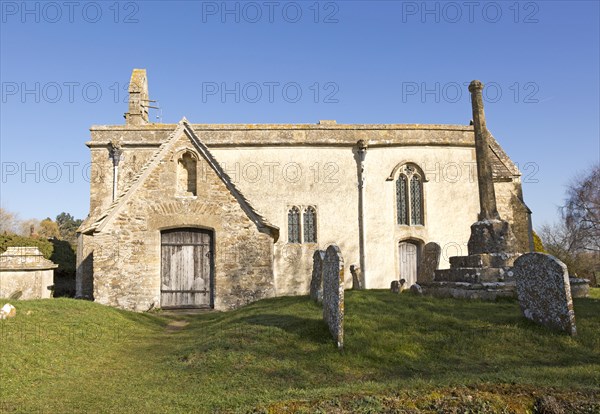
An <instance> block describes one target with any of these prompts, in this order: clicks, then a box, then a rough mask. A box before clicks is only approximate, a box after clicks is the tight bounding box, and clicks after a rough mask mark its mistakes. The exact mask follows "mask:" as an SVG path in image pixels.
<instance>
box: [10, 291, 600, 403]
mask: <svg viewBox="0 0 600 414" xmlns="http://www.w3.org/2000/svg"><path fill="white" fill-rule="evenodd" d="M4 303H6V300H0V306H1V305H3V304H4ZM11 303H13V304H14V305H15V306H16V307H17V316H16V317H15V318H13V319H10V320H5V321H0V335H1V336H0V412H40V413H41V412H43V413H45V412H57V413H83V412H95V413H140V412H172V413H190V412H228V411H241V412H245V411H250V410H253V409H254V408H255V407H259V408H257V409H256V412H380V411H386V409H390V407H394V409H395V410H397V412H404V411H402V410H401V409H400V408H399V407H408V406H410V407H413V408H412V409H414V410H417V409H418V411H410V410H409V411H405V412H452V411H448V410H449V409H448V410H446V408H447V407H449V406H452V404H456V403H457V401H458V402H460V401H462V400H464V401H463V403H464V404H466V405H464V404H463V408H464V407H465V406H469V404H471V405H472V407H471V406H469V407H470V409H471V411H470V412H482V413H483V412H524V411H519V410H523V409H524V408H523V407H527V406H530V405H531V404H532V401H533V399H534V397H535V395H536V394H541V393H553V394H555V395H558V396H559V397H560V396H566V397H565V398H568V396H572V397H571V398H576V399H578V400H580V402H581V406H580V407H579V408H580V409H581V411H580V412H590V413H593V412H600V403H598V404H596V403H597V398H598V397H599V396H600V394H599V393H598V391H597V390H598V389H600V290H599V289H595V290H594V291H593V294H592V297H591V298H587V299H577V300H576V301H575V312H576V318H577V327H578V331H579V335H578V336H577V337H575V338H571V337H568V336H566V335H562V334H558V333H554V332H551V331H548V330H546V329H544V328H541V327H539V326H536V325H534V324H532V323H530V322H528V321H527V320H525V319H523V318H522V317H521V315H520V312H519V307H518V304H517V303H516V302H515V301H505V302H498V303H487V302H478V301H460V300H451V299H444V300H440V299H433V298H423V297H415V296H411V295H408V294H402V295H394V294H391V293H389V292H387V291H348V292H346V320H345V350H344V352H343V353H340V352H338V351H337V350H336V348H335V346H334V345H333V341H332V340H331V339H330V337H329V333H328V331H327V328H326V327H325V325H324V323H323V321H322V317H321V309H320V307H318V306H317V305H315V304H313V303H312V302H311V301H310V300H309V299H308V298H307V297H286V298H276V299H269V300H264V301H260V302H257V303H254V304H252V305H250V306H247V307H245V308H243V309H239V310H236V311H232V312H226V313H219V312H214V313H207V314H201V315H194V316H176V317H173V316H169V315H168V314H165V313H161V312H157V313H151V314H136V313H130V312H125V311H120V310H117V309H113V308H108V307H104V306H101V305H98V304H95V303H90V302H85V301H75V300H70V299H53V300H43V301H17V302H11ZM174 318H175V319H178V320H183V321H184V322H186V323H187V325H186V326H184V327H180V326H178V325H183V323H179V324H178V325H168V324H169V322H172V320H173V319H174ZM469 387H470V388H469ZM456 390H459V394H457V396H456V397H452V395H453V393H455V392H457V391H456ZM403 393H404V394H403ZM467 394H469V395H467ZM503 396H504V397H503ZM511 398H512V399H511ZM561 398H562V397H561ZM494 401H495V402H494ZM436 404H442V405H438V406H436ZM448 404H449V405H448ZM490 404H491V405H490ZM494 404H495V405H494ZM436 407H438V408H436ZM439 407H442V408H439ZM443 407H446V408H443ZM473 407H474V408H473ZM482 407H483V408H482ZM486 407H488V408H486ZM490 407H491V408H490ZM494 407H495V408H494ZM488 409H489V410H491V411H486V410H488ZM596 409H597V410H598V411H595V410H596ZM398 410H400V411H398ZM428 410H429V411H428ZM502 410H507V411H502ZM463 411H464V409H463ZM457 412H462V411H457Z"/></svg>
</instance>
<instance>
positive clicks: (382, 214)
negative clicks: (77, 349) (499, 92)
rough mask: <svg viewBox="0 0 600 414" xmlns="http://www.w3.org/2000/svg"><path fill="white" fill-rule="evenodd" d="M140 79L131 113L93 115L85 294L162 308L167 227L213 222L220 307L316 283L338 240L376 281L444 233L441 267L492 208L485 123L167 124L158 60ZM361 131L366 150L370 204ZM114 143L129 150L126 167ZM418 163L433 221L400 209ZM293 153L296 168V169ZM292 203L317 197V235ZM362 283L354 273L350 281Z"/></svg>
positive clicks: (514, 201)
mask: <svg viewBox="0 0 600 414" xmlns="http://www.w3.org/2000/svg"><path fill="white" fill-rule="evenodd" d="M132 85H134V86H132V87H131V88H130V105H129V108H128V112H127V114H126V123H125V125H112V126H93V127H92V128H91V140H90V142H88V143H87V145H88V146H89V147H90V152H91V162H92V168H91V177H90V181H91V182H90V214H89V216H88V218H87V219H86V220H85V222H84V224H83V225H82V227H81V229H80V232H81V233H80V245H79V248H78V277H77V285H78V294H79V296H81V297H89V298H92V297H93V298H94V299H95V300H97V301H99V302H101V303H106V304H110V305H113V306H120V307H124V308H127V309H136V310H140V311H142V310H146V309H148V308H150V307H151V306H155V307H160V306H161V303H160V291H161V247H160V244H161V241H160V240H161V231H163V230H165V229H176V228H182V229H185V228H204V229H208V230H211V231H212V232H213V233H212V234H213V242H214V249H213V250H212V251H211V255H212V256H211V257H212V259H213V267H214V274H213V276H212V277H213V282H214V283H213V288H214V292H213V298H214V303H213V305H214V307H215V308H217V309H229V308H233V307H236V306H240V305H243V304H245V303H248V302H250V301H253V300H256V299H260V298H263V297H269V296H281V295H297V294H308V293H309V290H310V280H311V273H312V267H313V266H312V265H313V253H314V252H315V250H323V249H325V248H326V247H327V246H328V245H330V244H333V243H335V244H336V245H338V246H339V247H340V249H341V250H342V251H343V252H344V259H345V262H344V266H345V267H346V269H345V271H346V272H348V273H347V274H350V266H352V265H354V266H360V265H361V254H360V251H361V249H363V250H364V252H363V253H364V261H365V263H366V271H365V272H363V274H362V276H363V278H364V286H363V287H364V288H367V289H369V288H386V287H388V286H389V283H390V281H391V280H399V279H400V278H402V276H401V275H400V274H399V269H400V266H399V263H400V261H401V260H402V259H401V257H399V252H398V245H399V243H401V242H403V241H407V240H410V241H414V242H415V243H416V244H417V245H418V246H420V248H421V249H422V246H424V245H425V244H427V243H429V242H436V243H438V244H439V245H440V246H441V248H442V258H441V260H440V267H441V268H444V267H447V266H448V264H449V263H448V260H447V256H449V255H455V254H458V255H461V254H465V253H466V244H467V241H468V239H469V226H470V225H471V224H472V223H473V222H474V221H476V219H477V214H478V212H479V203H478V198H477V193H478V184H477V179H476V177H474V176H473V175H472V174H471V175H469V173H468V171H471V172H473V171H474V169H473V166H474V165H475V164H474V163H476V161H475V139H474V129H473V126H469V125H402V124H397V125H396V124H392V125H364V124H353V125H339V124H336V123H335V121H327V122H322V123H318V124H294V125H289V124H261V125H255V124H243V125H242V124H240V125H238V124H227V125H222V124H191V123H189V122H187V121H182V122H180V123H179V124H158V123H150V122H149V121H148V114H147V105H148V101H147V100H148V99H149V98H148V96H149V94H148V90H147V80H146V73H145V71H143V70H135V71H134V74H133V75H132ZM465 112H466V117H467V111H465ZM467 119H468V118H467ZM177 131H178V134H179V135H177V136H174V134H175V133H176V132H177ZM361 140H362V142H363V143H364V145H365V148H366V153H365V154H364V155H365V156H364V161H363V163H362V165H361V168H363V177H362V178H364V189H363V191H364V198H363V205H362V208H361V209H360V211H359V207H358V205H359V194H358V191H359V190H358V188H359V187H358V184H359V178H358V166H357V156H356V154H357V148H358V147H357V142H359V141H361ZM167 147H168V148H167ZM114 148H120V150H121V151H122V155H121V157H120V159H119V162H118V175H115V170H114V164H115V163H114V157H113V152H114ZM489 148H490V151H491V154H493V157H492V160H491V168H492V174H493V181H494V188H495V190H496V193H497V194H498V196H497V208H498V211H499V213H500V214H501V216H502V217H503V218H505V219H506V220H507V221H509V222H511V224H512V228H513V232H514V234H515V237H516V238H517V242H518V245H519V247H518V250H519V251H522V252H524V251H528V241H529V240H528V234H527V233H528V227H527V223H528V216H527V214H528V210H527V207H526V206H525V205H524V203H523V201H522V199H523V197H522V191H521V183H520V173H519V171H518V169H517V167H516V166H515V164H514V163H513V162H512V161H511V160H510V158H509V157H508V156H507V155H506V154H505V153H504V151H503V150H502V148H501V147H500V146H499V145H498V143H497V142H496V140H495V139H494V138H493V137H492V136H490V137H489ZM186 151H187V152H189V154H190V156H191V157H192V159H194V160H195V162H196V164H195V168H193V171H192V170H189V171H187V170H185V168H184V170H185V171H187V173H188V174H189V177H192V176H194V174H195V176H196V181H197V183H196V184H197V193H196V194H195V195H191V194H187V195H186V194H185V192H182V190H181V189H178V185H181V183H182V182H185V180H186V179H187V178H189V177H184V176H182V175H181V172H182V171H183V170H182V165H183V164H181V163H179V160H180V158H181V156H182V155H183V154H184V153H186ZM178 163H179V164H178ZM406 163H410V164H412V165H417V166H419V167H420V168H422V169H423V172H424V175H425V178H426V180H425V182H424V183H423V210H424V211H423V214H424V224H423V225H418V226H413V225H398V224H397V221H396V193H395V188H396V182H395V179H396V178H397V176H395V175H394V174H396V172H397V171H398V170H399V167H400V166H402V165H405V164H406ZM290 165H292V166H293V167H294V168H292V169H288V170H286V168H287V167H288V166H290ZM247 166H253V167H252V168H256V166H258V167H259V168H261V169H262V175H261V176H260V177H259V179H257V180H253V179H249V178H248V177H249V176H248V174H245V171H246V170H245V169H246V167H247ZM457 167H458V168H462V170H461V171H459V175H456V171H457V170H456V168H457ZM178 168H179V169H178ZM185 171H184V173H185ZM248 171H250V170H248ZM286 171H287V172H288V173H289V172H290V171H291V172H294V171H299V172H300V178H299V179H298V180H293V179H290V177H291V176H290V174H288V175H287V176H286V175H285V174H284V172H286ZM448 175H450V177H448ZM115 177H116V188H113V180H114V179H115ZM182 177H183V178H182ZM113 192H114V193H115V195H116V197H115V199H113ZM290 206H300V207H301V208H306V207H307V206H311V207H314V208H315V211H316V213H317V224H316V232H317V240H316V242H311V243H308V242H304V241H302V242H301V243H290V242H289V240H288V222H287V220H288V218H287V213H288V210H289V208H290ZM359 215H361V216H362V217H363V220H362V223H363V226H364V227H363V229H364V246H362V247H361V243H360V242H359V233H360V229H359ZM448 246H450V250H448ZM453 249H454V250H453ZM456 249H463V250H462V251H456ZM361 270H362V269H361ZM350 283H351V280H350V279H348V278H347V281H346V285H347V286H346V287H347V288H349V287H350ZM163 288H164V286H163Z"/></svg>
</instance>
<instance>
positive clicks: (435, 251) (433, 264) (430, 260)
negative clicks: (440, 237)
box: [417, 242, 442, 284]
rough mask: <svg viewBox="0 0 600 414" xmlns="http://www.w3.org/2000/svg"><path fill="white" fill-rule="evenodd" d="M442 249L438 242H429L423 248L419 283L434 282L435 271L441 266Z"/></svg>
mask: <svg viewBox="0 0 600 414" xmlns="http://www.w3.org/2000/svg"><path fill="white" fill-rule="evenodd" d="M441 253H442V248H441V247H440V245H439V244H437V243H436V242H429V243H427V244H426V245H425V246H424V247H423V255H422V257H423V258H422V259H421V263H420V265H419V271H418V273H417V283H419V284H424V283H425V284H426V283H431V282H433V278H434V275H435V271H436V270H437V268H438V267H439V265H440V254H441Z"/></svg>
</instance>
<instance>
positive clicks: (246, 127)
mask: <svg viewBox="0 0 600 414" xmlns="http://www.w3.org/2000/svg"><path fill="white" fill-rule="evenodd" d="M190 125H191V126H192V128H193V129H194V130H196V131H202V130H204V131H218V130H225V131H229V130H233V131H256V130H394V129H401V130H441V131H467V132H473V126H472V125H451V124H448V125H446V124H329V123H326V124H190ZM175 128H177V124H158V123H157V124H147V125H92V126H91V127H90V131H153V130H173V129H175Z"/></svg>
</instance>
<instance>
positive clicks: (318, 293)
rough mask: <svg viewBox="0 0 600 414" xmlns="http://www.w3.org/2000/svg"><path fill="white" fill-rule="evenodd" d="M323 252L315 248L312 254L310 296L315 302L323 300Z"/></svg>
mask: <svg viewBox="0 0 600 414" xmlns="http://www.w3.org/2000/svg"><path fill="white" fill-rule="evenodd" d="M324 258H325V252H324V251H323V250H315V253H314V254H313V271H312V278H311V280H310V298H311V299H312V300H314V301H315V302H318V303H321V302H323V259H324Z"/></svg>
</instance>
